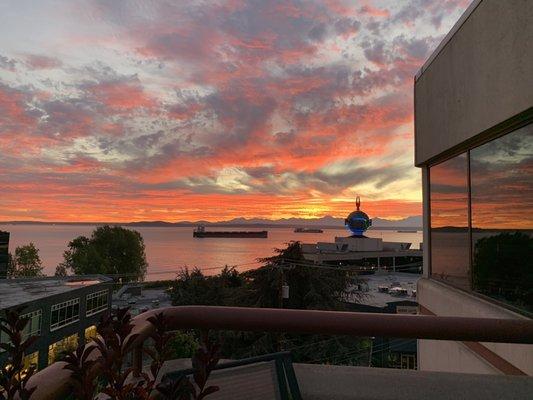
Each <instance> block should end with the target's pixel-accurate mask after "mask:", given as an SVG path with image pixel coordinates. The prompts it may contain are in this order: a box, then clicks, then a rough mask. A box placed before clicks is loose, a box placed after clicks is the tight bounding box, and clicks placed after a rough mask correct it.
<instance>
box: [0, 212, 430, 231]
mask: <svg viewBox="0 0 533 400" xmlns="http://www.w3.org/2000/svg"><path fill="white" fill-rule="evenodd" d="M0 224H4V225H5V224H12V225H106V224H109V225H117V224H116V223H109V222H86V223H85V222H82V223H80V222H41V221H5V222H0ZM118 225H123V226H160V227H173V226H197V225H205V226H228V227H232V226H233V227H238V226H240V227H242V226H248V227H258V228H259V227H265V228H268V227H283V226H287V227H314V228H342V227H343V226H344V218H335V217H332V216H329V215H327V216H325V217H322V218H312V219H307V218H282V219H277V220H270V219H265V218H249V219H248V218H234V219H231V220H228V221H220V222H209V221H181V222H165V221H136V222H129V223H120V224H118ZM372 228H374V229H403V228H408V229H422V216H420V215H416V216H412V217H407V218H403V219H399V220H389V219H384V218H378V217H376V218H373V219H372Z"/></svg>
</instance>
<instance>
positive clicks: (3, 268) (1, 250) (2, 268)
mask: <svg viewBox="0 0 533 400" xmlns="http://www.w3.org/2000/svg"><path fill="white" fill-rule="evenodd" d="M8 262H9V232H4V231H0V279H5V278H7V264H8Z"/></svg>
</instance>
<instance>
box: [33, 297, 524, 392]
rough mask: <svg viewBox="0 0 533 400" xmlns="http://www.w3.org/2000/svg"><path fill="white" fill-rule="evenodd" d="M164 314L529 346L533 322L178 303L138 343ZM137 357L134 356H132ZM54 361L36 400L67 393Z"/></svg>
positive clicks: (179, 325) (288, 328) (250, 327)
mask: <svg viewBox="0 0 533 400" xmlns="http://www.w3.org/2000/svg"><path fill="white" fill-rule="evenodd" d="M157 313H163V315H164V316H165V318H166V320H167V325H168V329H169V330H179V329H204V330H236V331H260V332H293V333H317V334H329V335H349V336H361V337H365V336H384V337H395V338H418V339H433V340H457V341H478V342H497V343H525V344H533V320H530V319H492V318H465V317H439V316H432V315H398V314H377V313H355V312H342V311H317V310H288V309H271V308H241V307H214V306H178V307H166V308H160V309H155V310H151V311H147V312H145V313H143V314H140V315H138V316H136V317H135V318H133V324H134V328H133V331H132V334H134V333H137V334H139V337H138V338H137V343H136V344H137V345H138V346H142V343H143V342H144V341H145V340H146V339H147V338H148V337H149V336H150V334H151V333H152V330H153V326H152V324H151V323H149V322H148V321H147V320H148V318H150V317H151V316H153V315H155V314H157ZM134 361H135V360H134ZM64 366H65V363H63V362H57V363H54V364H52V365H51V366H49V367H47V368H45V369H43V370H42V371H39V372H38V373H36V374H35V375H34V376H32V377H31V379H30V381H29V384H28V385H29V387H36V388H37V389H36V391H35V392H34V394H33V395H32V399H34V400H51V399H57V398H60V397H61V396H62V395H64V394H65V393H68V388H69V379H70V372H69V371H68V370H65V369H63V367H64Z"/></svg>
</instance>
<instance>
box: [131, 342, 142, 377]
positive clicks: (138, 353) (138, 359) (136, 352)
mask: <svg viewBox="0 0 533 400" xmlns="http://www.w3.org/2000/svg"><path fill="white" fill-rule="evenodd" d="M132 356H133V360H132V361H133V363H132V364H133V376H134V377H139V376H141V372H142V369H143V344H142V343H140V344H139V345H138V346H135V348H134V349H133V354H132Z"/></svg>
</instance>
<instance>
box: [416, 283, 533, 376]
mask: <svg viewBox="0 0 533 400" xmlns="http://www.w3.org/2000/svg"><path fill="white" fill-rule="evenodd" d="M417 298H418V303H419V304H420V305H421V306H422V307H424V308H426V309H427V310H429V311H430V312H431V313H433V314H436V315H439V316H456V317H479V318H496V319H517V318H523V319H526V317H524V316H522V315H520V314H517V313H515V312H513V311H511V310H508V309H506V308H503V307H500V306H498V305H496V304H494V303H492V302H489V301H486V300H484V299H481V298H479V297H476V296H474V295H471V294H468V293H465V292H463V291H461V290H458V289H454V288H452V287H450V286H448V285H445V284H442V283H440V282H436V281H433V280H430V279H420V280H419V281H418V285H417ZM482 345H483V346H485V347H486V348H487V349H489V350H490V351H492V352H493V353H495V354H496V355H497V356H499V357H501V358H502V359H504V360H505V361H507V362H509V363H510V364H512V365H514V366H515V367H516V368H518V369H520V370H521V371H522V372H524V373H526V374H527V375H530V376H533V345H522V344H506V343H482ZM418 365H419V369H420V370H423V371H447V372H469V373H480V374H500V373H501V372H500V371H499V369H497V368H495V366H494V365H491V363H489V362H487V361H486V360H485V359H484V358H482V357H481V356H480V355H478V354H477V353H476V352H474V351H472V350H470V349H469V348H467V347H466V346H465V345H464V344H462V343H460V342H450V341H436V340H419V360H418Z"/></svg>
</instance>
